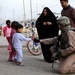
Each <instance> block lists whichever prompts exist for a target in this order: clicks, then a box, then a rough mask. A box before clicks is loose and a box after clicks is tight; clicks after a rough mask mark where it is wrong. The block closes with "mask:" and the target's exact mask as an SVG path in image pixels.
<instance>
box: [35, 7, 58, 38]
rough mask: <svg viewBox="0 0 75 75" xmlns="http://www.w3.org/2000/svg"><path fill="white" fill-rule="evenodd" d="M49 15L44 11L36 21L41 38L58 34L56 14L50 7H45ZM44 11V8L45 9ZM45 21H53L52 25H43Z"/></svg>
mask: <svg viewBox="0 0 75 75" xmlns="http://www.w3.org/2000/svg"><path fill="white" fill-rule="evenodd" d="M44 9H46V11H47V16H44V14H43V12H42V14H41V15H40V17H39V18H38V19H37V21H36V28H37V31H38V35H39V38H40V39H45V38H51V37H54V36H57V35H58V25H57V20H56V17H55V15H54V14H53V13H52V12H51V10H50V9H49V8H48V7H45V8H44ZM43 11H44V10H43ZM43 22H52V25H45V26H44V25H43Z"/></svg>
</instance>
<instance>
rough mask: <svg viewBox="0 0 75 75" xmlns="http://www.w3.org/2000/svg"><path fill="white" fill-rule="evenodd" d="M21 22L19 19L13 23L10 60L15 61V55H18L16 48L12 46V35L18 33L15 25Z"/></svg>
mask: <svg viewBox="0 0 75 75" xmlns="http://www.w3.org/2000/svg"><path fill="white" fill-rule="evenodd" d="M18 24H19V23H18V22H17V21H13V22H12V23H11V28H12V29H11V51H10V54H9V61H10V62H13V61H15V55H16V51H15V50H14V48H13V47H12V37H13V35H14V34H15V33H16V30H15V27H16V25H18Z"/></svg>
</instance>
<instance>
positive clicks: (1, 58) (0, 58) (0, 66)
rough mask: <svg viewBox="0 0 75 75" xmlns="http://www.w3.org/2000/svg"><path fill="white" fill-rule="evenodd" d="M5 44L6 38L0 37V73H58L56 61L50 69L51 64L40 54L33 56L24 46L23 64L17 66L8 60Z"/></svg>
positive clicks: (29, 74) (0, 74)
mask: <svg viewBox="0 0 75 75" xmlns="http://www.w3.org/2000/svg"><path fill="white" fill-rule="evenodd" d="M2 40H3V42H2ZM7 44H8V43H7V41H6V39H5V38H4V37H0V45H2V46H0V75H58V74H57V72H56V71H57V66H58V63H55V66H54V69H52V68H51V65H52V64H50V63H47V62H45V61H44V60H43V56H42V54H41V55H40V56H33V55H31V54H30V53H29V52H28V50H27V48H26V47H23V54H24V58H23V63H24V65H25V66H23V67H22V66H17V65H16V64H15V63H14V62H8V61H7V60H8V51H7V47H6V46H7ZM56 65H57V66H56Z"/></svg>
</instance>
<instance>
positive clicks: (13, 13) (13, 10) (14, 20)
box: [13, 9, 15, 21]
mask: <svg viewBox="0 0 75 75" xmlns="http://www.w3.org/2000/svg"><path fill="white" fill-rule="evenodd" d="M13 20H14V21H15V11H14V9H13Z"/></svg>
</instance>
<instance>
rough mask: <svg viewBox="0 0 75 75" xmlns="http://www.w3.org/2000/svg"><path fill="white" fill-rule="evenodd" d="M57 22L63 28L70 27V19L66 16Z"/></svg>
mask: <svg viewBox="0 0 75 75" xmlns="http://www.w3.org/2000/svg"><path fill="white" fill-rule="evenodd" d="M57 22H58V24H59V25H61V26H63V25H65V26H69V25H70V19H69V18H68V17H66V16H61V17H60V18H59V19H58V21H57Z"/></svg>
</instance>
